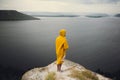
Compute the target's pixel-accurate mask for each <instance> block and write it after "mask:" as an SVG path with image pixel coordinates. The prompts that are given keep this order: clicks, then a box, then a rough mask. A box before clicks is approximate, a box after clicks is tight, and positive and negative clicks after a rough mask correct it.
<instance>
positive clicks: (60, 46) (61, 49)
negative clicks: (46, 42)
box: [56, 29, 69, 72]
mask: <svg viewBox="0 0 120 80" xmlns="http://www.w3.org/2000/svg"><path fill="white" fill-rule="evenodd" d="M68 47H69V46H68V42H67V39H66V30H65V29H61V30H60V32H59V36H58V37H57V38H56V57H57V60H56V64H57V71H59V72H61V66H62V63H63V59H64V57H65V55H66V50H67V49H68Z"/></svg>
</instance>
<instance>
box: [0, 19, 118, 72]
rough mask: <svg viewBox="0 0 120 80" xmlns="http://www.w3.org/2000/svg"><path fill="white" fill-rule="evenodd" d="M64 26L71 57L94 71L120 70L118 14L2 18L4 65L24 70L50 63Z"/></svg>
mask: <svg viewBox="0 0 120 80" xmlns="http://www.w3.org/2000/svg"><path fill="white" fill-rule="evenodd" d="M62 28H64V29H66V30H67V39H68V42H69V49H68V51H67V56H66V58H67V59H69V60H72V61H74V62H77V63H79V64H81V65H83V66H84V67H86V68H88V69H91V70H96V69H98V68H100V69H102V70H104V71H116V70H120V63H119V61H120V18H115V17H104V18H87V17H42V18H41V20H25V21H0V64H1V65H3V66H12V67H18V68H21V69H30V68H34V67H41V66H46V65H48V64H50V63H51V62H53V61H54V60H55V59H56V57H55V38H56V37H57V36H58V32H59V30H60V29H62Z"/></svg>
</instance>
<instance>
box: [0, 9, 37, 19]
mask: <svg viewBox="0 0 120 80" xmlns="http://www.w3.org/2000/svg"><path fill="white" fill-rule="evenodd" d="M2 20H39V19H38V18H35V17H32V16H30V15H26V14H23V13H21V12H18V11H16V10H0V21H2Z"/></svg>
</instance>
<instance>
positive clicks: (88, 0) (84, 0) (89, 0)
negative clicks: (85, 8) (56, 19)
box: [38, 0, 120, 4]
mask: <svg viewBox="0 0 120 80" xmlns="http://www.w3.org/2000/svg"><path fill="white" fill-rule="evenodd" d="M38 1H59V2H68V3H71V2H72V3H78V4H101V3H106V4H109V3H118V2H120V0H38Z"/></svg>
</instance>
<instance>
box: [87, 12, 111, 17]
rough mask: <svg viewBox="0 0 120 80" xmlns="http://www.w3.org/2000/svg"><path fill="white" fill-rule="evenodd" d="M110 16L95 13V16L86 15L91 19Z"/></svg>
mask: <svg viewBox="0 0 120 80" xmlns="http://www.w3.org/2000/svg"><path fill="white" fill-rule="evenodd" d="M107 16H109V15H108V14H102V13H101V14H100V13H94V14H88V15H86V17H90V18H102V17H107Z"/></svg>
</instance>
